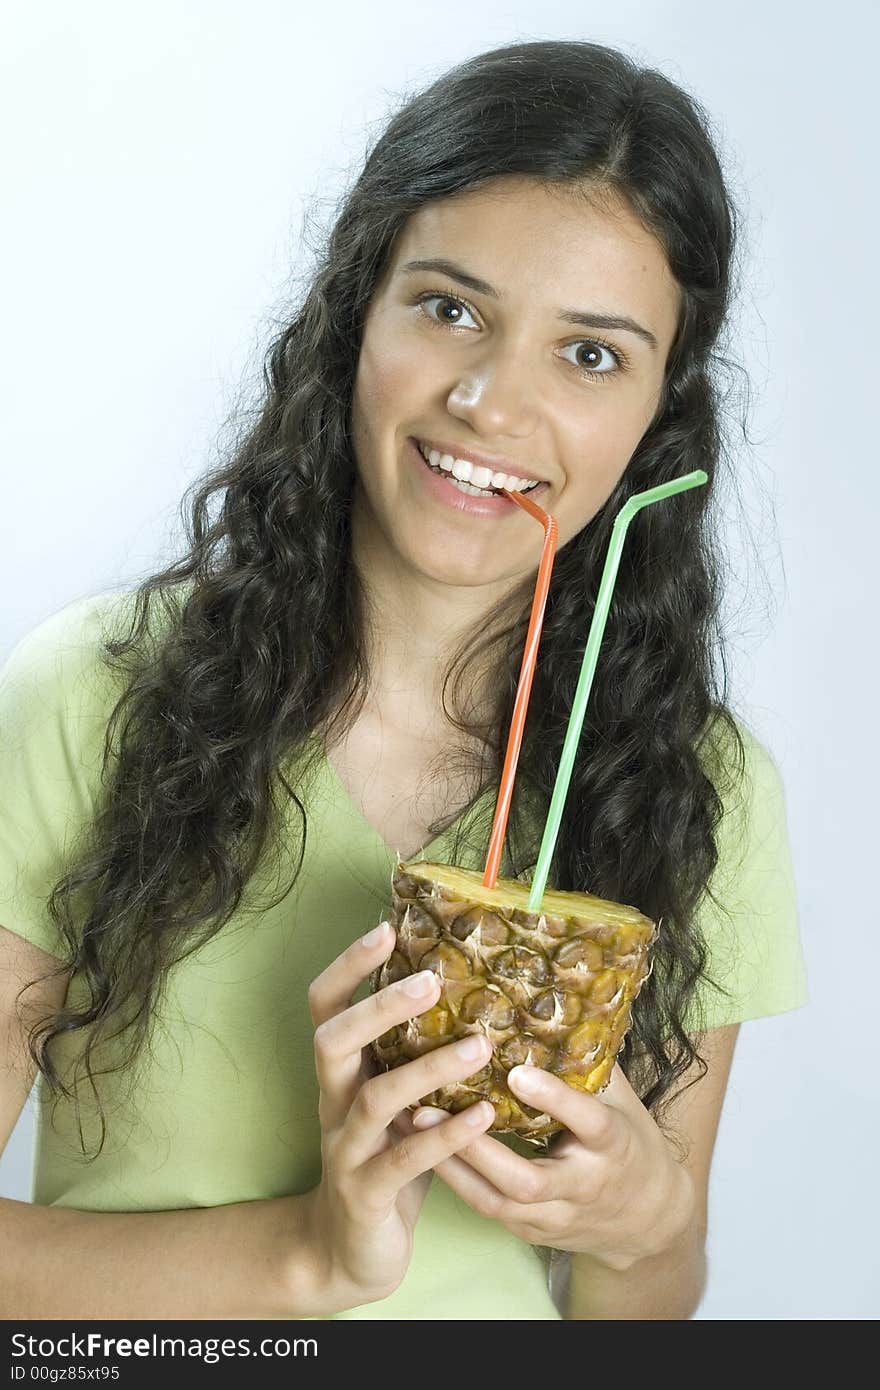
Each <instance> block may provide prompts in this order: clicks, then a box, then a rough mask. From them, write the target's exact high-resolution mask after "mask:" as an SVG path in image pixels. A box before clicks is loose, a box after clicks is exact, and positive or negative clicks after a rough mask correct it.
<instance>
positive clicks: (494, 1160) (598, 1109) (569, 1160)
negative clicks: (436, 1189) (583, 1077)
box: [398, 1063, 695, 1270]
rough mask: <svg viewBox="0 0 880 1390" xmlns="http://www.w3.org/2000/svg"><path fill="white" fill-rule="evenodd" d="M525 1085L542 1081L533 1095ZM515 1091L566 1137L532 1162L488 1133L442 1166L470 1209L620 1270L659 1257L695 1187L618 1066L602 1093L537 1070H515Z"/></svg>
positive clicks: (435, 1120) (436, 1116)
mask: <svg viewBox="0 0 880 1390" xmlns="http://www.w3.org/2000/svg"><path fill="white" fill-rule="evenodd" d="M528 1080H531V1081H533V1082H535V1083H536V1084H535V1086H534V1088H530V1089H528V1090H527V1089H526V1085H525V1084H524V1083H525V1082H527V1081H528ZM508 1084H509V1085H510V1087H511V1089H512V1090H513V1091H514V1092H515V1093H516V1095H517V1096H519V1097H520V1098H521V1099H522V1100H523V1101H525V1103H526V1104H527V1105H530V1106H532V1107H533V1108H535V1109H538V1110H543V1111H546V1112H547V1113H548V1114H549V1115H552V1116H553V1117H554V1119H558V1120H560V1121H561V1122H562V1124H563V1125H565V1127H566V1130H567V1131H568V1133H565V1132H563V1133H560V1134H558V1135H557V1136H556V1137H555V1138H554V1140H553V1141H552V1145H551V1148H550V1150H549V1152H548V1153H547V1154H546V1156H542V1157H540V1158H531V1159H530V1158H523V1157H521V1156H520V1155H519V1154H516V1153H514V1152H513V1151H512V1150H511V1149H509V1148H508V1147H507V1145H506V1144H503V1143H501V1142H500V1141H499V1140H497V1139H493V1138H492V1137H491V1135H489V1134H484V1135H480V1137H479V1138H478V1139H476V1140H475V1141H474V1142H473V1143H472V1144H469V1145H468V1146H467V1148H466V1149H463V1150H462V1151H461V1152H460V1153H459V1154H457V1155H455V1156H454V1157H452V1158H448V1159H445V1160H444V1161H443V1162H442V1163H439V1164H437V1166H436V1168H435V1172H437V1173H439V1175H440V1177H442V1178H443V1180H444V1182H446V1183H448V1184H449V1186H450V1187H451V1188H452V1189H453V1191H455V1192H457V1193H458V1195H459V1196H460V1197H462V1198H463V1200H464V1201H465V1202H467V1204H468V1206H470V1207H472V1208H473V1210H474V1211H476V1212H477V1213H479V1215H481V1216H491V1217H494V1218H495V1219H496V1220H498V1221H500V1222H501V1223H502V1225H504V1226H506V1227H507V1229H508V1230H509V1231H512V1232H513V1234H514V1235H516V1236H519V1237H520V1238H521V1239H522V1240H525V1241H528V1242H529V1243H530V1244H534V1245H547V1246H551V1247H553V1248H555V1249H557V1250H570V1251H572V1252H574V1253H578V1254H580V1253H586V1254H590V1255H592V1256H593V1257H594V1258H596V1259H598V1260H600V1261H601V1262H602V1263H604V1264H606V1265H607V1266H608V1267H609V1268H611V1269H616V1270H626V1269H629V1268H630V1267H631V1266H632V1265H633V1264H635V1263H637V1262H638V1261H639V1260H641V1259H645V1258H646V1257H649V1256H651V1255H657V1254H660V1253H661V1252H662V1251H664V1250H666V1249H667V1248H668V1247H669V1246H670V1245H671V1244H673V1243H674V1242H675V1240H676V1239H677V1237H678V1236H679V1235H681V1234H682V1233H683V1232H684V1230H685V1229H686V1228H687V1226H688V1224H689V1223H690V1221H691V1219H692V1216H693V1212H694V1204H695V1195H694V1185H693V1181H692V1179H691V1177H690V1174H689V1173H688V1170H687V1169H686V1168H685V1167H684V1165H683V1164H681V1163H680V1162H678V1160H677V1159H676V1158H675V1157H674V1156H673V1153H672V1150H671V1147H670V1145H669V1142H668V1140H667V1139H666V1138H665V1137H664V1135H663V1132H662V1131H661V1130H660V1128H659V1127H658V1125H657V1124H656V1122H655V1121H654V1119H653V1118H652V1117H651V1115H650V1113H649V1111H647V1110H646V1109H645V1107H644V1105H643V1104H642V1102H641V1101H640V1100H639V1098H638V1096H637V1095H636V1094H635V1092H634V1091H633V1089H632V1087H631V1086H630V1084H629V1082H628V1081H627V1079H626V1077H625V1076H624V1074H623V1072H622V1071H621V1069H620V1067H619V1066H618V1065H617V1064H616V1063H615V1066H614V1070H613V1072H612V1074H611V1080H610V1082H609V1083H608V1085H607V1087H606V1088H605V1090H604V1091H603V1092H602V1093H601V1096H594V1095H590V1094H588V1093H587V1092H583V1091H575V1090H573V1088H572V1087H571V1086H567V1085H566V1084H565V1082H564V1081H560V1079H559V1077H557V1076H553V1075H552V1074H551V1073H550V1072H546V1071H542V1070H540V1069H538V1068H536V1067H523V1066H520V1067H514V1068H513V1070H512V1071H511V1072H510V1074H509V1076H508ZM448 1118H449V1117H448V1115H447V1114H446V1112H445V1111H443V1110H436V1109H433V1108H430V1107H427V1106H425V1107H422V1108H421V1109H419V1110H417V1111H415V1112H414V1113H413V1114H410V1113H409V1112H408V1111H404V1112H403V1113H402V1114H401V1115H400V1116H398V1120H401V1121H402V1124H401V1125H400V1126H399V1127H400V1128H402V1129H404V1130H407V1129H417V1130H418V1129H422V1128H425V1127H427V1125H429V1124H440V1123H442V1122H443V1121H444V1120H446V1119H448Z"/></svg>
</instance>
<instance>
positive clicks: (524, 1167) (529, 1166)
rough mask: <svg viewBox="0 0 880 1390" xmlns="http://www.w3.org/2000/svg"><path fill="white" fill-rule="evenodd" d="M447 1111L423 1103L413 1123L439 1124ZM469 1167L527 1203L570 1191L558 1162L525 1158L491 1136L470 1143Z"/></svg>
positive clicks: (504, 1192)
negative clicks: (566, 1188)
mask: <svg viewBox="0 0 880 1390" xmlns="http://www.w3.org/2000/svg"><path fill="white" fill-rule="evenodd" d="M444 1118H445V1112H444V1111H442V1110H435V1109H433V1108H431V1107H429V1106H423V1107H422V1108H421V1109H419V1110H416V1112H415V1113H414V1115H413V1117H412V1122H413V1125H414V1127H415V1128H416V1129H417V1130H421V1129H424V1128H426V1127H428V1126H429V1125H434V1124H438V1123H440V1122H441V1121H442V1119H444ZM465 1158H466V1159H467V1162H468V1163H469V1165H470V1167H471V1168H472V1169H473V1170H474V1171H475V1172H477V1173H480V1174H482V1176H483V1177H484V1178H485V1179H486V1180H487V1182H489V1183H490V1184H491V1185H492V1186H493V1187H494V1188H496V1189H497V1191H498V1192H499V1193H500V1194H501V1195H502V1196H503V1197H507V1198H509V1199H510V1200H511V1201H513V1202H521V1203H524V1204H528V1203H533V1202H551V1201H555V1200H557V1199H559V1198H562V1197H565V1196H567V1195H569V1194H567V1193H566V1192H564V1191H563V1186H564V1181H563V1175H562V1173H561V1171H560V1169H561V1165H560V1164H559V1163H552V1162H548V1160H547V1159H542V1158H523V1157H522V1155H521V1154H517V1153H514V1152H513V1150H512V1149H509V1148H508V1147H507V1145H506V1144H502V1143H501V1142H500V1141H499V1140H498V1139H493V1138H492V1137H491V1135H486V1137H485V1138H483V1139H478V1140H477V1141H476V1142H475V1143H473V1144H471V1146H470V1148H469V1149H468V1151H467V1154H466V1155H465Z"/></svg>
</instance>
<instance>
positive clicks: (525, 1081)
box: [507, 1066, 543, 1096]
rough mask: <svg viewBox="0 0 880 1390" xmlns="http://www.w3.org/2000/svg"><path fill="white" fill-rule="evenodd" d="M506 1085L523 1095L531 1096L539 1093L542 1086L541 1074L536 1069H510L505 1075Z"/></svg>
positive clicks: (523, 1067) (522, 1067)
mask: <svg viewBox="0 0 880 1390" xmlns="http://www.w3.org/2000/svg"><path fill="white" fill-rule="evenodd" d="M507 1082H508V1085H510V1086H512V1087H513V1089H514V1090H515V1091H521V1092H522V1094H523V1095H527V1096H531V1095H534V1094H535V1093H536V1092H538V1091H540V1089H541V1086H542V1084H543V1078H542V1076H541V1072H540V1070H539V1069H538V1068H537V1067H525V1066H519V1067H512V1068H511V1070H510V1071H509V1072H508V1073H507Z"/></svg>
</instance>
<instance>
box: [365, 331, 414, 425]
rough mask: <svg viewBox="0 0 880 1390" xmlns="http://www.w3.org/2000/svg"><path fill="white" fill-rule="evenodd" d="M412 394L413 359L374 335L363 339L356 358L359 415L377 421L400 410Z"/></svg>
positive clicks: (401, 349)
mask: <svg viewBox="0 0 880 1390" xmlns="http://www.w3.org/2000/svg"><path fill="white" fill-rule="evenodd" d="M412 395H413V371H412V358H411V356H410V358H409V360H407V355H406V353H405V352H404V351H403V348H402V347H401V348H399V349H397V350H395V348H394V346H393V344H391V343H386V342H383V343H381V345H380V344H379V342H378V341H377V337H376V335H372V336H371V339H370V340H365V342H364V346H363V347H362V349H361V354H360V358H359V359H358V369H357V374H356V377H355V401H356V403H357V408H358V410H359V411H360V413H361V414H363V415H365V416H367V417H368V418H370V419H373V420H375V421H376V422H379V421H380V420H384V419H385V418H386V417H390V416H391V415H392V413H394V412H397V413H400V412H401V408H402V407H405V404H406V401H407V399H408V398H409V397H411V396H412Z"/></svg>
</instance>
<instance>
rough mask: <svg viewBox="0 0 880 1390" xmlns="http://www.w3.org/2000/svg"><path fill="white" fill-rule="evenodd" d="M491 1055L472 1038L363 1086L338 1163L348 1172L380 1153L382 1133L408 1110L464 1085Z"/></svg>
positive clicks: (473, 1035)
mask: <svg viewBox="0 0 880 1390" xmlns="http://www.w3.org/2000/svg"><path fill="white" fill-rule="evenodd" d="M491 1052H492V1045H491V1043H490V1042H489V1041H488V1039H487V1038H485V1037H484V1036H483V1034H482V1033H471V1034H469V1035H468V1036H467V1037H466V1038H461V1039H459V1041H458V1042H454V1043H448V1044H447V1045H446V1046H445V1047H437V1048H433V1049H432V1050H431V1051H430V1052H426V1053H425V1054H424V1056H422V1057H418V1058H416V1059H415V1061H412V1062H405V1063H404V1064H403V1065H402V1066H399V1067H395V1068H394V1069H393V1070H392V1071H389V1072H386V1073H385V1074H384V1075H382V1076H376V1077H373V1078H372V1079H371V1080H369V1081H365V1082H363V1084H362V1085H361V1087H360V1089H359V1090H358V1093H357V1095H356V1096H355V1098H354V1100H353V1101H352V1105H351V1109H350V1110H349V1113H348V1117H347V1119H346V1122H345V1135H344V1139H343V1140H341V1141H340V1146H339V1150H338V1153H337V1162H338V1163H340V1164H341V1165H344V1166H345V1167H347V1168H349V1169H353V1168H357V1167H359V1166H360V1165H361V1164H362V1163H365V1162H366V1161H367V1159H369V1158H372V1157H373V1155H374V1154H375V1153H377V1152H379V1150H380V1148H381V1147H382V1143H383V1140H384V1136H385V1131H386V1130H387V1129H388V1127H389V1125H391V1124H393V1122H394V1119H395V1117H396V1116H397V1115H398V1114H400V1112H401V1111H402V1110H403V1109H404V1108H405V1107H406V1106H407V1105H415V1104H416V1103H417V1102H418V1101H419V1100H420V1099H421V1097H422V1096H425V1095H428V1094H429V1093H430V1092H431V1091H436V1090H437V1089H438V1088H439V1087H441V1086H448V1085H449V1084H450V1083H451V1082H455V1081H466V1080H467V1079H468V1078H469V1077H471V1076H473V1075H474V1074H475V1073H476V1072H478V1071H479V1070H480V1069H481V1068H482V1067H483V1066H485V1064H486V1062H487V1061H488V1060H489V1057H490V1056H491ZM493 1113H494V1111H493ZM444 1114H445V1112H444Z"/></svg>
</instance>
